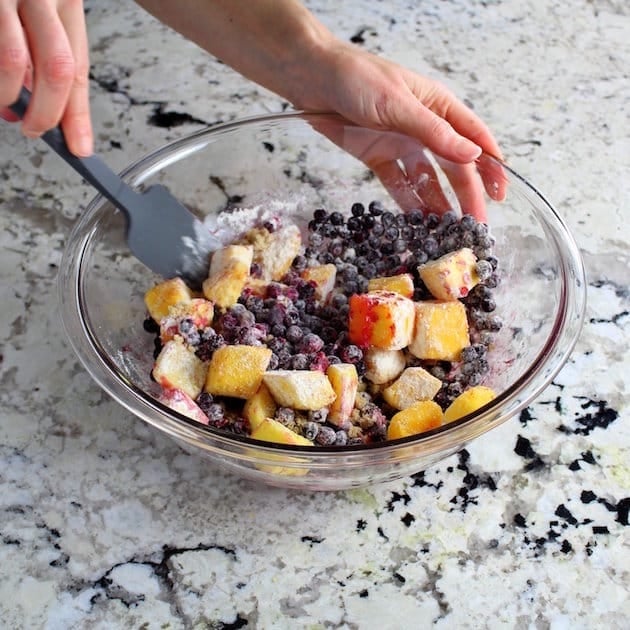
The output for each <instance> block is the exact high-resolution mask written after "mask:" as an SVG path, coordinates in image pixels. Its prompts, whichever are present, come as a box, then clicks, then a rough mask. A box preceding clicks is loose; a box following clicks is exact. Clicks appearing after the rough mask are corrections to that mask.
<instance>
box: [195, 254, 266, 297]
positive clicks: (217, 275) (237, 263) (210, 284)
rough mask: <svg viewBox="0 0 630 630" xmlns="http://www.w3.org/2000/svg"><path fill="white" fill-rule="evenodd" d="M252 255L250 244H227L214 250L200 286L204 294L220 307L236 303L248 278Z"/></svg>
mask: <svg viewBox="0 0 630 630" xmlns="http://www.w3.org/2000/svg"><path fill="white" fill-rule="evenodd" d="M253 255H254V248H253V247H252V246H251V245H228V246H227V247H223V248H222V249H218V250H217V251H216V252H214V254H212V259H211V260H210V270H209V272H208V277H207V278H206V280H204V282H203V286H202V289H203V294H204V296H205V297H206V298H207V299H208V300H210V301H211V302H214V303H215V304H216V305H217V306H219V307H221V308H229V307H230V306H233V305H234V304H236V302H237V300H238V298H239V297H240V295H241V291H242V290H243V287H244V286H245V283H246V282H247V279H248V278H249V270H250V268H251V265H252V258H253Z"/></svg>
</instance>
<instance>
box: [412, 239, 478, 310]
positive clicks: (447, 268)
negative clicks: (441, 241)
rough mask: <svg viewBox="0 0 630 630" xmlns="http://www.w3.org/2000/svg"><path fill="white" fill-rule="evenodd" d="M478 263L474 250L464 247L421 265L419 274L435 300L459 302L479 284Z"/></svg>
mask: <svg viewBox="0 0 630 630" xmlns="http://www.w3.org/2000/svg"><path fill="white" fill-rule="evenodd" d="M476 263H477V258H476V256H475V254H474V253H473V251H472V249H469V248H468V247H463V248H462V249H458V250H457V251H455V252H450V253H448V254H445V255H444V256H441V257H440V258H438V259H437V260H431V261H430V262H427V263H425V264H423V265H420V266H419V267H418V273H419V274H420V278H422V281H423V282H424V284H425V285H426V287H427V289H429V291H430V292H431V295H432V296H433V297H434V298H436V299H437V300H458V299H459V298H463V297H466V296H467V295H468V293H469V292H470V290H471V289H472V288H473V287H474V286H475V285H476V284H478V282H479V276H478V275H477V272H476V270H475V265H476Z"/></svg>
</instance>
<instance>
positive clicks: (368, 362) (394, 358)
mask: <svg viewBox="0 0 630 630" xmlns="http://www.w3.org/2000/svg"><path fill="white" fill-rule="evenodd" d="M363 359H364V363H365V378H366V379H367V380H368V381H370V382H371V383H374V384H375V385H383V384H384V383H389V382H390V381H393V380H394V379H395V378H397V377H398V376H399V375H400V373H401V372H402V371H403V370H404V369H405V365H406V363H407V360H406V358H405V353H404V352H403V351H402V350H381V349H380V348H368V349H367V350H366V351H365V353H364V354H363Z"/></svg>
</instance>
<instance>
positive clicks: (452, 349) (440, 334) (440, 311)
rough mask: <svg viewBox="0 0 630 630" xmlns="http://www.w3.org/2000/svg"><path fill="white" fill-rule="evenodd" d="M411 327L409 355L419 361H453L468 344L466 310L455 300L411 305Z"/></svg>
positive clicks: (457, 358) (427, 301)
mask: <svg viewBox="0 0 630 630" xmlns="http://www.w3.org/2000/svg"><path fill="white" fill-rule="evenodd" d="M415 312H416V318H415V327H414V332H413V338H412V340H411V343H410V344H409V352H411V354H413V355H414V356H416V357H418V358H419V359H432V360H437V361H457V360H459V357H460V353H461V351H462V349H463V348H465V347H466V346H469V345H470V338H469V335H468V319H467V318H466V308H465V307H464V305H463V304H462V303H461V302H459V301H452V302H439V301H437V300H426V301H422V302H416V303H415Z"/></svg>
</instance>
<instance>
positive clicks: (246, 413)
mask: <svg viewBox="0 0 630 630" xmlns="http://www.w3.org/2000/svg"><path fill="white" fill-rule="evenodd" d="M277 407H278V405H276V401H275V400H274V399H273V396H272V395H271V392H270V391H269V388H268V387H267V386H266V385H265V384H264V383H261V384H260V387H259V388H258V391H257V392H256V393H255V394H254V395H253V396H252V397H251V398H248V399H247V402H246V403H245V406H244V407H243V417H245V418H246V419H247V421H248V422H249V428H250V429H251V430H252V431H253V430H254V429H255V428H256V427H257V426H258V425H259V424H260V423H261V422H262V421H263V420H265V419H266V418H273V416H274V414H275V413H276V409H277Z"/></svg>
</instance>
